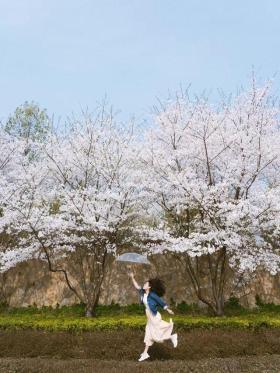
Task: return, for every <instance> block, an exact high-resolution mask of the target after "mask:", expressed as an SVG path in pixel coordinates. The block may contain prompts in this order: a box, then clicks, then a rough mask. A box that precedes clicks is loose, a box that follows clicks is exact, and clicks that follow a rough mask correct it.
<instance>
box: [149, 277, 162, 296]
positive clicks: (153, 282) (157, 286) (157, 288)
mask: <svg viewBox="0 0 280 373" xmlns="http://www.w3.org/2000/svg"><path fill="white" fill-rule="evenodd" d="M148 282H149V285H150V287H151V290H150V291H153V292H154V293H156V294H157V295H158V296H159V297H163V296H164V294H165V284H164V282H163V281H162V280H161V279H159V278H157V277H156V278H151V279H150V280H149V281H148Z"/></svg>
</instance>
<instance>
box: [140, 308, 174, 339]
mask: <svg viewBox="0 0 280 373" xmlns="http://www.w3.org/2000/svg"><path fill="white" fill-rule="evenodd" d="M146 315H147V324H146V329H145V338H144V343H145V344H146V345H147V346H152V344H153V343H154V342H159V343H161V342H163V341H165V340H167V339H170V337H171V334H172V330H173V322H172V319H170V322H167V321H164V320H162V319H161V314H160V313H159V312H157V314H156V315H153V314H152V312H151V311H150V309H149V308H148V307H146Z"/></svg>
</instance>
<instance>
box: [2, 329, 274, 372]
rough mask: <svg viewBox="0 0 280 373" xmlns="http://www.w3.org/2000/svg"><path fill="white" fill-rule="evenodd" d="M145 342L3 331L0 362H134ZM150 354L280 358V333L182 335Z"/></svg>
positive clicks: (136, 335)
mask: <svg viewBox="0 0 280 373" xmlns="http://www.w3.org/2000/svg"><path fill="white" fill-rule="evenodd" d="M143 338H144V332H143V331H137V330H121V331H95V332H83V333H80V334H74V333H70V332H46V331H40V330H31V329H26V330H1V331H0V357H14V358H16V357H20V358H23V357H24V358H30V357H32V358H34V357H46V358H56V359H97V360H118V361H129V360H133V361H135V359H137V358H138V356H139V353H140V352H142V350H143V346H144V344H143ZM149 353H150V355H151V360H165V361H166V360H200V359H203V358H226V357H232V356H248V355H266V354H269V355H270V354H271V355H272V354H280V330H278V329H266V328H263V329H260V330H258V331H250V330H221V329H214V330H202V329H199V330H198V329H194V330H189V331H179V332H178V347H177V348H176V349H174V348H173V346H172V344H171V342H170V341H166V342H164V343H162V344H154V345H153V346H152V347H151V349H150V351H149ZM279 370H280V368H279Z"/></svg>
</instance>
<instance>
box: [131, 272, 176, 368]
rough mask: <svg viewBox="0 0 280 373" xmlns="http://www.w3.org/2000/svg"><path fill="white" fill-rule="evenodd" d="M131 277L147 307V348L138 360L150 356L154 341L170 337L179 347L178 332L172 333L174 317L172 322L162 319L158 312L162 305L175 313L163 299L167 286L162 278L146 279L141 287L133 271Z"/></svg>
mask: <svg viewBox="0 0 280 373" xmlns="http://www.w3.org/2000/svg"><path fill="white" fill-rule="evenodd" d="M129 277H130V278H131V280H132V282H133V285H134V286H135V288H136V289H137V290H138V291H139V293H140V297H141V303H144V305H145V308H146V315H147V324H146V329H145V338H144V343H145V350H144V352H143V353H142V354H141V356H140V358H139V360H138V361H143V360H146V359H148V358H149V357H150V355H149V354H148V350H149V347H150V346H152V344H153V343H154V342H163V341H165V340H167V339H170V340H171V342H172V343H173V346H174V347H177V343H178V341H177V334H172V330H173V322H172V319H170V322H166V321H164V320H162V319H161V314H160V313H159V312H158V310H157V308H158V306H160V307H162V308H163V309H165V310H166V311H167V312H168V313H170V314H171V315H174V312H173V311H172V310H171V309H170V308H168V306H167V304H166V303H165V302H164V301H163V300H162V299H161V297H162V296H163V295H164V294H165V286H164V284H163V282H162V281H161V280H160V279H158V278H154V279H151V280H149V281H146V282H145V284H144V286H143V288H141V286H139V285H138V283H137V282H136V280H135V278H134V274H133V273H132V272H131V273H129Z"/></svg>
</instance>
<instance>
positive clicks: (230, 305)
mask: <svg viewBox="0 0 280 373" xmlns="http://www.w3.org/2000/svg"><path fill="white" fill-rule="evenodd" d="M247 312H248V311H247V310H246V309H245V308H244V307H242V306H241V304H240V303H239V299H238V298H236V297H230V298H229V299H228V300H227V301H226V302H225V313H226V315H235V314H243V313H247Z"/></svg>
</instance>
